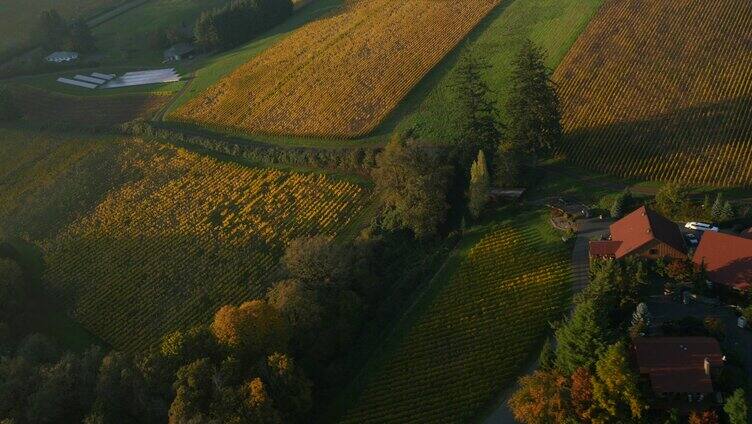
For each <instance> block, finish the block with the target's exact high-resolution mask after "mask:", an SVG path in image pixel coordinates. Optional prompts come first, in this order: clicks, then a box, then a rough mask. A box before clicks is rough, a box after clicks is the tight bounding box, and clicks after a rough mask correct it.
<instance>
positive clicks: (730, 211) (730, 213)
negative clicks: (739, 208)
mask: <svg viewBox="0 0 752 424" xmlns="http://www.w3.org/2000/svg"><path fill="white" fill-rule="evenodd" d="M734 218H736V211H735V210H734V205H732V204H731V202H729V201H728V200H727V201H726V202H725V203H724V204H723V207H722V208H721V216H720V221H721V222H728V221H733V220H734Z"/></svg>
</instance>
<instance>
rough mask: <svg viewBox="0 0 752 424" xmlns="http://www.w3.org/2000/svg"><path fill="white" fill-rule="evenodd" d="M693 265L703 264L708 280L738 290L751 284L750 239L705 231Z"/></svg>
mask: <svg viewBox="0 0 752 424" xmlns="http://www.w3.org/2000/svg"><path fill="white" fill-rule="evenodd" d="M693 261H694V263H695V264H697V265H698V266H699V265H700V264H702V263H704V264H705V269H706V270H707V272H708V279H709V280H710V281H712V282H714V283H718V284H723V285H726V286H729V287H733V288H736V289H739V290H747V289H749V288H750V283H752V239H750V238H747V237H740V236H736V235H732V234H724V233H716V232H712V231H706V232H705V233H704V234H703V235H702V238H700V245H699V246H697V250H696V251H695V254H694V257H693Z"/></svg>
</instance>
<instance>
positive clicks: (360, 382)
mask: <svg viewBox="0 0 752 424" xmlns="http://www.w3.org/2000/svg"><path fill="white" fill-rule="evenodd" d="M503 224H512V225H514V227H515V228H516V229H519V230H521V233H527V234H529V235H532V237H531V238H530V240H535V242H534V243H535V245H536V251H538V250H550V251H551V252H556V251H560V250H561V249H563V247H562V245H561V241H560V240H559V238H558V235H557V234H556V233H555V232H554V231H553V230H552V229H551V228H550V227H549V226H548V225H547V224H546V221H545V214H542V213H540V212H537V211H523V212H522V213H515V212H511V211H504V212H501V213H498V214H497V215H496V216H495V217H493V219H491V220H489V221H487V222H485V223H483V224H482V225H477V226H475V227H472V228H470V229H468V230H467V231H466V232H465V234H464V235H463V238H462V240H461V241H460V243H459V244H458V247H457V249H456V250H455V251H454V252H453V253H452V255H451V256H450V257H449V259H448V260H447V262H446V264H445V266H444V268H442V269H441V270H440V272H439V274H437V275H436V277H435V278H434V280H433V281H432V282H431V283H430V285H428V286H427V288H426V290H425V291H424V292H423V293H421V294H419V295H418V300H417V302H416V304H415V305H413V307H412V308H411V309H410V310H408V312H407V314H406V315H405V316H404V317H403V319H402V320H401V321H400V322H399V323H398V324H397V326H396V328H395V330H394V332H393V333H392V335H391V336H390V337H389V338H388V339H387V340H386V342H385V343H384V344H383V345H382V346H381V347H380V349H379V350H377V351H375V352H374V353H373V354H372V357H371V359H370V360H369V362H368V364H367V365H366V366H365V368H364V369H363V370H362V372H361V373H360V374H359V376H358V377H357V378H356V380H355V381H354V382H353V383H352V384H351V385H350V386H349V387H347V388H346V390H345V391H344V392H343V394H342V396H341V397H340V398H339V399H338V400H337V402H336V403H335V405H334V406H333V408H332V409H331V410H330V413H329V417H328V419H330V420H331V419H333V418H335V417H337V416H339V415H341V414H343V413H344V412H345V411H351V412H352V411H353V410H355V411H359V413H360V414H361V415H355V417H358V418H357V419H358V420H362V419H364V417H369V418H370V419H371V420H373V419H375V418H373V417H372V416H370V415H369V414H370V413H374V412H376V411H377V410H378V408H377V409H375V410H372V411H371V409H370V408H373V407H374V405H370V406H369V405H365V406H364V405H363V404H360V403H359V398H358V396H360V395H362V394H363V393H369V394H370V396H371V397H373V396H374V394H375V393H379V392H381V395H380V396H389V395H388V394H387V392H388V391H389V390H380V388H379V387H378V386H376V387H374V385H375V383H374V381H379V380H380V379H381V378H382V376H383V374H384V373H385V372H388V371H385V369H389V368H391V367H392V361H394V360H395V358H397V357H402V361H404V356H405V352H409V351H411V350H414V349H415V346H411V345H412V344H413V337H418V336H419V333H420V332H421V331H422V330H424V329H426V328H430V327H431V325H430V324H427V323H430V322H432V321H435V319H433V318H432V316H433V315H435V314H436V313H437V312H440V311H437V310H435V309H436V304H437V303H439V302H440V301H439V299H441V298H442V296H443V297H446V293H451V292H454V291H456V287H454V288H453V286H455V285H457V284H462V283H459V282H458V280H457V279H456V278H455V277H456V274H457V273H458V271H459V270H460V269H461V267H462V264H463V262H465V261H466V260H467V258H468V255H469V253H470V251H471V249H472V248H473V247H474V246H476V245H477V244H478V243H479V242H480V241H481V240H482V239H483V238H484V237H486V236H488V235H490V234H492V233H493V232H494V231H495V230H498V229H499V228H500V225H503ZM498 256H499V257H500V258H501V257H504V254H503V252H498ZM563 272H564V274H567V273H568V270H564V271H563ZM459 281H462V280H459ZM464 283H467V282H464ZM562 283H563V284H566V282H565V281H563V282H562ZM492 291H493V290H492ZM562 294H564V295H563V296H562V297H561V299H560V300H562V301H563V300H565V299H566V298H567V296H566V294H565V293H562ZM473 296H474V295H469V296H468V298H465V299H460V298H457V299H456V305H457V306H456V308H457V310H461V311H464V312H461V313H464V314H466V315H467V317H470V316H476V314H477V312H478V311H477V309H476V307H478V305H479V304H485V303H484V302H486V301H487V300H489V299H487V298H486V297H485V296H493V295H492V294H491V292H489V293H488V294H486V295H485V296H483V297H482V298H477V299H476V298H474V297H473ZM484 299H485V300H484ZM478 302H480V303H478ZM554 303H557V302H554ZM562 305H563V303H562ZM486 306H491V305H490V304H489V305H486ZM560 306H561V305H560ZM444 312H445V311H444ZM491 313H494V312H491ZM468 314H469V315H468ZM510 315H514V313H513V311H510ZM497 318H498V317H497ZM504 319H506V317H505V318H501V319H495V321H494V322H496V323H497V324H501V325H503V322H504ZM544 321H545V319H544ZM462 322H463V323H465V324H467V323H468V321H467V320H463V321H462ZM469 322H470V323H471V322H472V320H470V321H469ZM447 324H449V323H447ZM542 324H543V327H545V322H542ZM447 328H450V330H448V333H447V335H446V337H448V338H447V339H443V344H444V346H453V347H455V348H456V347H457V346H460V348H459V349H460V350H461V352H463V353H462V354H461V356H464V355H469V354H470V353H472V352H474V351H476V350H484V347H485V348H488V346H487V342H488V339H483V338H479V339H476V340H474V341H470V342H469V345H467V344H466V343H467V340H466V339H465V340H463V339H464V337H463V335H462V331H463V330H460V329H459V328H458V329H457V331H459V332H454V330H451V328H452V326H450V325H447ZM495 328H497V327H495ZM488 330H489V329H488V328H482V329H477V331H479V332H481V333H482V332H485V331H488ZM439 331H441V330H439ZM539 336H540V335H538V334H536V336H535V337H533V339H538V338H539ZM494 343H495V342H494ZM521 343H522V342H521ZM536 343H537V342H536ZM429 346H430V345H427V346H424V347H427V348H429V351H428V352H425V354H426V355H428V357H432V354H431V352H430V347H429ZM442 349H443V348H442ZM418 350H420V349H418ZM450 350H452V349H450ZM486 350H487V349H486ZM455 352H456V351H455ZM436 353H437V354H438V352H436ZM523 356H524V355H523ZM479 360H480V359H479ZM487 360H488V358H483V360H482V361H481V362H484V361H487ZM430 362H431V361H430V360H429V361H428V363H430ZM491 362H493V360H491ZM414 365H415V366H416V367H420V366H424V368H425V367H426V366H427V367H429V368H430V365H427V363H426V362H424V360H423V359H421V357H416V358H415V363H414ZM499 365H500V364H498V363H495V364H493V363H488V364H485V365H484V366H486V367H489V366H490V369H488V370H487V371H488V372H489V373H490V372H491V370H494V373H497V371H498V370H499V368H498V366H499ZM518 365H519V364H513V365H512V367H513V369H514V368H516V367H517V366H518ZM461 368H462V370H464V371H462V372H471V371H470V369H469V368H464V367H461ZM502 368H503V367H502ZM513 369H512V370H508V369H505V370H504V373H509V372H510V371H513ZM446 371H448V370H446ZM391 374H392V375H394V373H393V372H392V373H391ZM410 374H411V376H410V378H412V379H414V384H416V385H419V386H421V387H423V385H425V384H426V380H428V381H429V384H428V386H426V387H425V388H424V389H425V390H430V389H428V387H432V386H437V387H442V388H444V389H446V390H449V387H448V386H447V384H449V383H448V382H447V380H445V376H440V375H442V373H440V374H438V375H436V374H432V373H431V372H429V371H426V372H425V373H422V372H418V373H417V374H416V373H414V372H412V371H410ZM432 375H433V376H434V377H438V379H436V378H434V377H432ZM474 377H479V375H474ZM481 378H482V377H481ZM400 379H401V377H397V379H396V380H392V381H391V382H390V384H394V385H395V389H394V390H399V387H404V386H400ZM433 380H435V381H433ZM450 380H451V379H450ZM401 383H403V384H404V383H405V382H404V381H402V382H401ZM501 384H503V381H501V380H499V381H498V382H495V385H496V386H498V385H501ZM411 385H412V384H411ZM472 386H473V387H475V386H476V385H472ZM477 386H483V384H480V382H478V384H477ZM497 388H498V387H495V388H493V389H492V390H490V391H489V390H488V388H487V387H486V388H479V387H476V388H475V389H474V390H472V391H468V392H467V393H465V394H466V395H467V396H470V397H472V398H474V401H470V402H468V403H467V404H465V406H466V407H467V408H466V409H465V410H453V411H445V412H446V413H448V414H450V415H453V416H454V417H455V418H456V417H457V416H464V417H466V418H467V417H471V416H474V414H476V413H477V412H478V405H477V403H478V402H481V403H482V402H485V401H487V400H488V398H490V397H492V396H493V395H494V394H495V390H496V389H497ZM410 390H411V389H407V391H408V392H409V391H410ZM442 390H443V389H442ZM376 396H379V395H376ZM441 396H442V395H439V397H441ZM434 397H435V393H434ZM450 397H451V396H450ZM447 399H449V398H447ZM481 399H482V400H481ZM412 400H417V399H412ZM416 403H421V402H416ZM473 403H474V404H475V406H474V407H469V406H468V405H469V404H473ZM441 404H443V403H441ZM434 408H436V409H441V408H442V407H441V406H439V405H438V404H437V405H434ZM412 409H413V406H410V405H409V402H408V405H407V406H406V405H405V404H402V405H400V406H399V407H398V406H394V408H393V410H392V411H390V412H389V414H391V416H389V415H387V416H381V417H380V418H378V419H377V421H378V420H380V419H383V420H385V421H386V420H388V419H389V418H394V417H395V415H394V414H397V415H396V416H397V417H399V414H400V413H405V412H406V411H407V410H412ZM422 409H424V408H422V407H417V409H416V410H414V411H413V412H412V413H417V412H426V411H420V410H422ZM364 411H371V412H365V413H366V415H362V414H363V413H364ZM382 411H383V410H382ZM387 417H389V418H387ZM447 417H448V415H444V419H448V418H447ZM403 418H404V417H403ZM349 419H350V420H354V419H356V418H354V417H353V416H350V418H349Z"/></svg>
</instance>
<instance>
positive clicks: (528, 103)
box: [505, 40, 562, 157]
mask: <svg viewBox="0 0 752 424" xmlns="http://www.w3.org/2000/svg"><path fill="white" fill-rule="evenodd" d="M544 57H545V55H544V53H543V50H541V49H540V48H539V47H537V46H536V45H535V44H533V43H532V42H531V41H529V40H528V41H527V42H526V43H525V44H524V45H523V47H522V50H521V51H520V53H519V55H518V56H517V58H516V60H515V61H514V71H513V74H512V92H511V95H510V97H509V101H508V102H507V105H506V108H507V109H506V112H507V115H508V121H507V127H506V132H505V140H506V141H507V142H509V143H512V144H514V145H517V146H520V147H521V148H523V149H524V150H525V151H526V152H527V153H528V154H532V155H535V156H537V157H543V156H547V155H550V154H551V153H552V152H553V150H554V148H555V147H556V146H557V144H558V143H559V142H560V140H561V133H562V130H561V111H560V109H559V99H558V97H557V95H556V91H555V90H554V86H553V83H552V82H551V71H550V70H549V69H548V68H547V67H546V65H545V63H544Z"/></svg>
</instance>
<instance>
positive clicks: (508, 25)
mask: <svg viewBox="0 0 752 424" xmlns="http://www.w3.org/2000/svg"><path fill="white" fill-rule="evenodd" d="M602 3H603V0H515V1H513V2H511V3H509V5H508V6H506V7H504V6H503V5H502V6H501V7H500V8H499V9H497V10H496V11H494V12H493V13H492V16H491V17H490V19H489V20H487V22H485V23H483V24H481V25H480V26H479V28H477V30H476V31H475V32H474V33H473V34H472V35H471V37H470V39H469V40H468V42H467V44H466V46H465V47H464V49H472V50H473V51H474V52H475V53H476V54H477V56H478V57H481V58H483V59H484V60H486V61H487V62H488V64H490V65H491V66H492V68H491V69H490V70H489V71H488V72H487V73H486V81H487V82H488V84H489V86H490V87H491V89H492V90H493V91H494V95H495V99H496V100H497V101H498V103H499V106H500V108H501V109H502V118H503V115H504V113H503V112H504V111H503V106H504V103H505V102H506V99H507V97H508V93H509V85H510V76H511V64H512V61H513V59H514V57H515V55H516V54H517V52H518V51H519V49H520V46H521V45H522V43H523V42H524V41H525V39H527V38H529V39H530V40H532V41H533V42H534V43H536V44H537V45H539V46H541V47H543V48H544V49H545V50H546V51H547V53H548V60H547V64H548V66H549V67H551V68H552V69H553V68H555V67H556V66H557V65H558V64H559V62H560V61H561V60H562V59H563V58H564V56H565V55H566V53H567V51H568V50H569V48H570V47H571V46H572V44H573V43H574V41H575V40H576V39H577V37H578V36H579V34H580V33H581V32H582V31H583V30H584V29H585V27H586V26H587V23H588V22H589V21H590V19H591V18H592V17H593V15H594V14H595V12H596V11H597V10H598V8H599V7H600V5H601V4H602ZM461 51H462V49H460V51H458V52H455V53H454V54H452V55H450V56H449V57H448V58H447V59H446V60H445V62H444V63H443V64H442V65H441V66H439V67H438V68H437V69H435V70H434V72H433V73H431V74H429V75H428V77H427V78H426V81H424V83H423V84H421V85H419V86H418V88H417V89H416V90H415V91H414V92H413V93H412V94H411V95H410V96H409V97H408V98H407V99H406V100H405V102H404V105H403V106H402V107H400V108H399V109H398V110H397V111H395V113H394V114H393V116H392V117H391V118H389V119H388V120H387V121H386V122H385V123H384V125H383V128H382V129H381V130H380V132H382V133H389V132H391V130H392V129H394V128H395V127H396V128H397V129H398V130H404V129H407V128H410V127H413V126H417V127H419V128H420V134H421V135H422V136H424V137H427V138H431V139H435V140H449V139H452V138H453V137H454V136H455V134H454V132H453V130H452V122H453V121H454V116H455V112H454V105H455V104H456V96H455V95H454V93H453V90H452V89H451V83H452V78H453V72H454V66H455V64H456V61H457V58H458V57H459V54H460V53H461Z"/></svg>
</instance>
